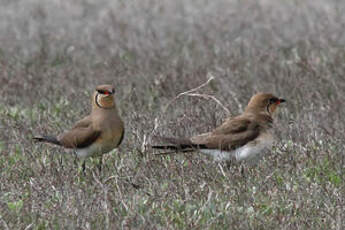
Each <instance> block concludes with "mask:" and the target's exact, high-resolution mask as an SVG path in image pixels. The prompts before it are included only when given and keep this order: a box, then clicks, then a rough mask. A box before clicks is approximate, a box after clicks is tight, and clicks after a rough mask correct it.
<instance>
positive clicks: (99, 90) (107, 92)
mask: <svg viewBox="0 0 345 230" xmlns="http://www.w3.org/2000/svg"><path fill="white" fill-rule="evenodd" d="M97 92H98V93H100V94H112V93H113V92H109V91H108V90H103V89H98V90H97Z"/></svg>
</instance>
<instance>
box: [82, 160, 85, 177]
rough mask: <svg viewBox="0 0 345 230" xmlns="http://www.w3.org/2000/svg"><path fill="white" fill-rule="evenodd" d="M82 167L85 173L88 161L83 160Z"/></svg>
mask: <svg viewBox="0 0 345 230" xmlns="http://www.w3.org/2000/svg"><path fill="white" fill-rule="evenodd" d="M81 167H82V169H83V173H84V174H85V168H86V163H85V160H84V161H83V164H82V166H81Z"/></svg>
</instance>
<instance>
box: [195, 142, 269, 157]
mask: <svg viewBox="0 0 345 230" xmlns="http://www.w3.org/2000/svg"><path fill="white" fill-rule="evenodd" d="M272 144H273V137H272V136H270V137H267V136H266V137H264V138H257V139H256V140H255V141H253V142H249V143H248V144H246V145H244V146H242V147H240V148H238V149H236V150H233V151H224V150H219V149H200V152H202V153H204V154H206V155H209V156H211V157H213V159H214V160H215V161H229V160H236V161H243V160H249V159H252V158H254V157H255V156H257V155H258V154H259V153H261V152H262V151H263V150H264V149H265V148H269V147H271V146H272Z"/></svg>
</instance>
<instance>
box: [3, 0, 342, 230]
mask: <svg viewBox="0 0 345 230" xmlns="http://www.w3.org/2000/svg"><path fill="white" fill-rule="evenodd" d="M344 11H345V2H344V1H342V0H333V1H322V0H305V1H298V0H289V1H288V0H263V1H256V0H247V1H236V0H219V1H208V0H200V1H196V0H189V1H184V0H176V1H170V0H131V1H110V0H97V1H96V0H86V1H82V0H77V1H58V0H49V1H39V0H25V1H24V0H18V1H10V0H8V1H6V0H4V1H1V2H0V229H6V230H7V229H337V230H341V229H344V228H345V180H344V179H345V178H344V177H345V176H344V175H345V152H344V142H345V141H344V130H345V117H344V113H345V46H344V45H345V30H344V25H345V14H344ZM210 76H213V77H214V80H212V81H210V82H209V84H207V85H205V87H203V88H201V89H199V90H198V91H197V93H199V94H207V95H212V96H214V97H215V98H216V99H217V100H219V101H220V102H221V103H222V104H223V105H224V107H225V108H227V109H224V107H222V106H220V105H219V104H217V103H216V102H215V100H212V99H205V98H201V97H191V96H181V97H179V98H177V99H176V96H177V95H178V94H180V93H181V92H185V91H187V90H189V89H192V88H195V87H198V86H199V85H201V84H203V83H204V82H206V81H207V79H209V77H210ZM103 83H111V84H113V85H114V86H115V88H116V90H117V93H116V101H117V105H118V107H119V110H120V114H121V116H122V118H123V120H124V121H125V124H126V135H125V139H124V142H123V144H122V145H121V147H120V148H119V149H117V150H114V151H113V152H111V153H110V154H107V155H105V156H104V158H103V159H104V167H103V170H102V171H101V172H99V171H98V169H97V162H96V161H97V160H96V159H89V160H88V161H87V169H86V175H83V173H81V168H80V167H78V166H77V165H76V164H75V163H74V157H72V156H71V155H68V154H67V153H66V152H65V151H64V150H63V149H61V148H58V147H54V146H50V145H43V144H36V143H34V142H33V141H32V137H33V136H34V135H37V134H44V133H49V134H59V133H61V132H63V131H64V130H66V129H68V128H69V127H71V125H72V124H73V123H74V122H75V121H77V120H78V119H80V118H82V117H83V116H85V115H87V114H88V113H89V111H90V97H91V93H92V91H93V90H94V88H95V86H96V85H98V84H103ZM259 91H267V92H272V93H274V94H276V95H277V96H279V97H283V98H286V99H287V100H288V103H287V104H286V105H284V106H283V107H282V109H281V110H280V112H279V114H278V116H277V117H276V120H275V135H276V139H277V142H276V144H275V146H274V147H273V149H272V150H271V151H268V152H267V154H266V155H265V156H264V157H263V159H262V160H261V161H259V162H258V163H257V164H246V163H244V164H234V165H232V166H231V167H230V168H226V167H224V165H222V164H219V163H215V162H213V161H212V160H211V159H209V158H208V157H206V156H203V155H200V154H199V153H194V154H178V155H174V156H171V157H162V156H155V155H154V154H153V151H152V150H151V149H150V148H147V147H145V144H147V143H151V142H152V136H153V135H166V136H180V137H183V136H189V135H195V134H198V133H201V132H206V131H209V130H211V129H212V128H214V127H216V126H217V125H219V124H220V123H221V122H222V121H223V120H224V119H225V118H226V117H227V116H232V115H237V114H238V113H241V112H242V111H243V109H244V106H245V105H246V103H247V102H248V100H249V98H250V97H251V96H252V95H253V94H254V93H256V92H259ZM174 98H175V99H176V100H174ZM167 105H169V106H168V107H167ZM227 110H228V111H227Z"/></svg>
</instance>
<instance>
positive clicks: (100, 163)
mask: <svg viewBox="0 0 345 230" xmlns="http://www.w3.org/2000/svg"><path fill="white" fill-rule="evenodd" d="M102 163H103V157H102V156H100V157H99V162H98V170H99V172H101V171H102Z"/></svg>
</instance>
